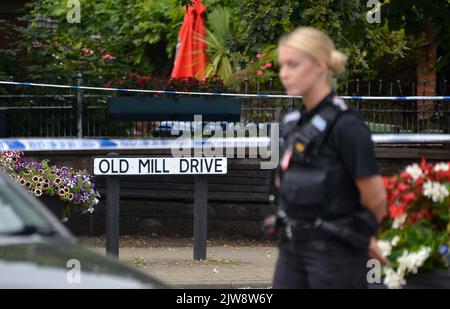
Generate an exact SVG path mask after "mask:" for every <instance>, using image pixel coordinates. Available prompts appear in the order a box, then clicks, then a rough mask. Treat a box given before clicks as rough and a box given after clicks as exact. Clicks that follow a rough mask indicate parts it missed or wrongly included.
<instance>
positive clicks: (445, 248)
mask: <svg viewBox="0 0 450 309" xmlns="http://www.w3.org/2000/svg"><path fill="white" fill-rule="evenodd" d="M439 253H440V254H441V255H446V254H447V253H448V246H447V245H442V246H440V247H439Z"/></svg>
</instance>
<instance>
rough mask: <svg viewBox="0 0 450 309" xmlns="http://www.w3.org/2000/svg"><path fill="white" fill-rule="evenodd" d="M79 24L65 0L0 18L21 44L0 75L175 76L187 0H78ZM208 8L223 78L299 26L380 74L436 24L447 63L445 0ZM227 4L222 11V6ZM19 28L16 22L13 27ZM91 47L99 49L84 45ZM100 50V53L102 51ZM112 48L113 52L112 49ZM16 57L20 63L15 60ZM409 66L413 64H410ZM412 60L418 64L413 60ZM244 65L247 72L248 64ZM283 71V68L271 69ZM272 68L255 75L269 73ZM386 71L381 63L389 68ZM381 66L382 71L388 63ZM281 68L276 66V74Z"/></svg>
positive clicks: (10, 50) (410, 53) (273, 1)
mask: <svg viewBox="0 0 450 309" xmlns="http://www.w3.org/2000/svg"><path fill="white" fill-rule="evenodd" d="M80 3H81V23H78V24H77V23H72V24H71V23H68V22H67V20H66V17H67V13H68V12H69V10H70V8H67V7H66V2H65V1H54V0H36V1H30V2H29V3H28V4H27V6H26V14H25V16H23V23H22V24H23V25H26V26H24V27H22V28H17V27H15V26H13V25H11V24H7V23H3V24H2V23H0V30H1V31H2V36H3V37H5V39H6V41H8V40H9V38H7V36H8V35H10V34H11V37H16V38H17V37H18V38H19V40H18V43H17V44H16V45H14V46H8V47H7V48H6V49H4V50H0V78H1V79H3V80H4V79H9V78H10V76H14V77H20V76H22V77H23V78H16V79H26V80H30V81H42V82H61V83H62V82H73V81H74V78H75V76H76V74H77V73H78V72H81V73H83V75H84V76H85V77H86V78H87V79H88V82H89V83H90V84H98V85H102V84H104V83H105V81H108V80H111V79H112V78H120V77H121V76H124V75H125V74H126V73H129V72H135V73H139V74H142V75H154V76H155V75H156V76H160V75H163V76H168V75H169V72H170V69H171V68H172V64H173V57H174V54H175V47H176V44H177V37H178V31H179V29H180V26H181V24H182V21H183V17H184V13H183V10H184V9H185V7H186V6H187V5H190V4H191V1H190V0H130V1H123V0H97V1H95V0H80ZM203 3H204V4H205V6H206V7H207V17H208V38H207V43H208V46H209V54H210V58H211V66H210V68H209V71H210V74H212V73H217V74H219V75H221V76H223V77H224V78H225V79H229V78H230V77H231V76H232V75H233V74H235V73H236V72H238V74H240V73H243V72H246V73H247V74H256V73H257V72H258V68H260V67H261V66H263V65H264V64H265V63H258V61H259V60H255V55H256V54H258V53H267V51H270V50H272V51H275V54H273V55H272V54H271V55H269V54H268V59H264V60H267V62H272V63H274V65H275V64H276V63H275V60H276V50H275V49H273V46H276V44H277V42H278V40H279V38H280V37H281V36H282V35H283V34H284V33H286V32H289V31H292V30H293V29H295V28H296V27H298V26H313V27H316V28H318V29H321V30H323V31H325V32H326V33H328V34H329V35H330V37H331V38H332V39H333V41H334V42H335V43H336V46H337V48H338V49H340V50H341V51H343V52H344V53H346V54H347V55H348V56H349V70H348V73H347V75H346V76H343V78H344V79H345V78H348V77H352V78H355V77H358V78H360V79H373V78H375V77H377V76H379V73H380V72H379V68H380V67H383V68H386V67H393V66H396V65H398V64H399V62H401V63H407V62H408V61H405V59H411V61H409V62H412V61H414V49H415V48H416V47H417V46H418V44H420V43H423V39H422V37H423V32H424V30H425V29H427V27H428V26H429V27H432V28H433V29H435V30H436V32H437V35H436V43H437V44H438V45H439V47H440V48H441V49H442V50H443V51H444V54H445V56H443V57H441V58H440V59H439V62H438V65H439V66H440V67H445V66H446V65H447V66H448V63H450V60H449V57H450V56H449V55H450V40H449V34H450V31H449V29H450V19H449V18H448V15H449V2H448V0H435V1H428V0H413V1H411V0H389V1H384V2H383V5H382V7H381V19H382V22H381V24H369V23H368V22H367V21H366V14H367V11H368V10H369V8H367V7H366V1H360V0H314V1H313V0H302V1H286V0H203ZM220 7H223V8H225V9H226V12H227V13H225V11H222V13H218V12H219V11H216V9H219V8H220ZM38 15H42V16H45V17H47V18H51V19H52V20H55V21H58V28H57V31H56V32H53V31H51V30H45V29H42V28H39V27H38V24H37V23H36V22H32V23H31V24H30V26H27V25H28V23H29V21H33V20H35V19H36V17H37V16H38ZM13 28H15V29H13ZM83 48H85V50H87V49H88V50H89V51H90V50H92V51H93V53H90V52H89V53H85V52H83ZM100 51H103V52H100ZM107 54H109V55H112V56H113V57H114V58H109V57H107V58H106V59H103V57H104V56H105V55H107ZM17 64H18V65H17ZM410 65H411V64H410ZM412 65H413V64H412ZM243 70H244V71H243ZM272 70H273V72H276V67H275V68H273V69H272ZM270 71H271V70H268V72H267V73H265V74H264V75H262V76H257V75H256V76H255V75H253V76H249V77H251V78H252V77H257V78H258V79H260V80H262V81H267V80H268V79H269V78H270V77H272V75H271V73H270ZM383 71H384V70H383ZM381 73H382V72H381ZM273 76H275V75H273Z"/></svg>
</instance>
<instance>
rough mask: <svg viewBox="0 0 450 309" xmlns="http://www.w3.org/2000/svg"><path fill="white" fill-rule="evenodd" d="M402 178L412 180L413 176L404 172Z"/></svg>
mask: <svg viewBox="0 0 450 309" xmlns="http://www.w3.org/2000/svg"><path fill="white" fill-rule="evenodd" d="M400 176H401V177H402V179H403V180H408V179H410V178H411V175H409V174H408V173H407V172H402V173H401V174H400Z"/></svg>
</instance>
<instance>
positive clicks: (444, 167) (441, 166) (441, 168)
mask: <svg viewBox="0 0 450 309" xmlns="http://www.w3.org/2000/svg"><path fill="white" fill-rule="evenodd" d="M449 169H450V167H449V164H448V163H444V162H441V163H437V164H436V165H435V166H434V171H435V172H447V171H448V170H449Z"/></svg>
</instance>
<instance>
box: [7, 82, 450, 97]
mask: <svg viewBox="0 0 450 309" xmlns="http://www.w3.org/2000/svg"><path fill="white" fill-rule="evenodd" d="M0 85H13V86H30V87H48V88H62V89H75V90H78V89H80V90H98V91H117V92H137V93H153V94H170V95H173V94H176V95H197V96H214V97H240V98H282V99H301V98H302V97H301V96H289V95H277V94H263V93H258V94H248V93H245V94H244V93H218V92H185V91H168V90H145V89H128V88H106V87H90V86H71V85H58V84H40V83H29V82H12V81H0ZM340 98H342V99H344V100H358V101H363V100H367V101H374V100H388V101H450V96H390V97H389V96H340Z"/></svg>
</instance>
